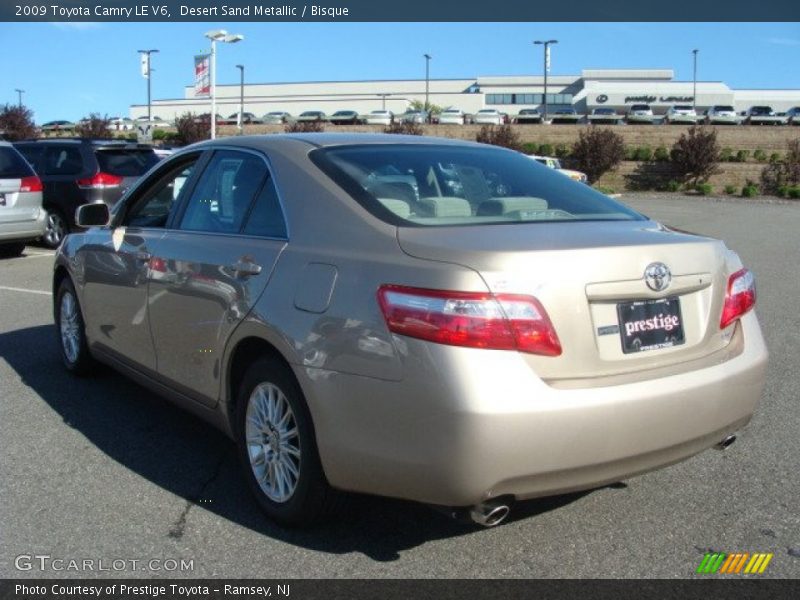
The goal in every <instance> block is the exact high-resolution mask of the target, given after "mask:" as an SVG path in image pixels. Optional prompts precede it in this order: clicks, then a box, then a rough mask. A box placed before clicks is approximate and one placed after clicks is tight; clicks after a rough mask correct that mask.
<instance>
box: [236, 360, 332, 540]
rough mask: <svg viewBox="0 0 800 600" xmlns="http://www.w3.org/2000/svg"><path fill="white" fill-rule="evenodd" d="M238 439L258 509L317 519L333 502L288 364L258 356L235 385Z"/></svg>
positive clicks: (275, 515) (288, 520)
mask: <svg viewBox="0 0 800 600" xmlns="http://www.w3.org/2000/svg"><path fill="white" fill-rule="evenodd" d="M236 444H237V451H238V454H239V459H240V461H241V464H242V468H243V470H244V475H245V478H246V479H247V483H248V485H249V486H250V489H251V490H252V491H253V493H254V494H255V496H256V500H257V501H258V503H259V505H260V506H261V508H262V510H263V511H264V512H265V513H266V514H267V515H268V516H269V517H270V518H271V519H273V520H275V521H277V522H278V523H281V524H283V525H289V526H303V525H311V524H313V523H316V522H318V521H320V520H321V519H322V518H323V517H324V516H325V515H327V514H329V513H330V512H331V511H332V510H333V508H334V506H335V497H336V493H335V492H334V491H333V490H332V489H331V487H330V486H329V485H328V482H327V480H326V479H325V474H324V472H323V470H322V465H321V463H320V459H319V452H318V450H317V443H316V436H315V433H314V426H313V423H312V421H311V415H310V414H309V412H308V407H307V406H306V402H305V398H304V397H303V393H302V391H301V390H300V386H299V385H298V383H297V381H296V380H295V378H294V375H293V373H292V372H291V371H290V369H289V367H288V366H286V365H285V364H283V363H282V362H280V361H278V360H276V359H274V358H270V357H262V358H259V359H258V360H256V361H255V362H254V363H253V364H252V365H250V367H249V368H248V369H247V371H246V373H245V375H244V377H243V378H242V382H241V385H240V386H239V394H238V397H237V414H236Z"/></svg>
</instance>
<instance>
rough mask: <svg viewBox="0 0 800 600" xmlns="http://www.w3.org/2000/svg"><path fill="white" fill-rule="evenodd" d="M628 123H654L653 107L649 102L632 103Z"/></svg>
mask: <svg viewBox="0 0 800 600" xmlns="http://www.w3.org/2000/svg"><path fill="white" fill-rule="evenodd" d="M627 121H628V123H652V122H653V109H652V108H650V105H649V104H632V105H631V107H630V108H629V109H628V116H627Z"/></svg>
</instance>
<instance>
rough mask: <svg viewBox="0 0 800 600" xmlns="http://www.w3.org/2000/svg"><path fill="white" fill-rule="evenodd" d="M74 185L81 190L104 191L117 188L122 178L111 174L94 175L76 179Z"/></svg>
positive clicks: (100, 173)
mask: <svg viewBox="0 0 800 600" xmlns="http://www.w3.org/2000/svg"><path fill="white" fill-rule="evenodd" d="M75 183H77V184H78V187H79V188H81V189H82V190H104V189H106V188H115V187H119V186H120V185H121V184H122V177H120V176H119V175H112V174H111V173H103V172H102V171H101V172H99V173H95V174H94V175H93V176H92V177H87V178H85V179H78V181H76V182H75Z"/></svg>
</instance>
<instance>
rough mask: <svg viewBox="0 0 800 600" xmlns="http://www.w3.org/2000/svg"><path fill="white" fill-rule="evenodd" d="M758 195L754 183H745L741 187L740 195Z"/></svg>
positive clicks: (747, 196) (745, 196) (746, 196)
mask: <svg viewBox="0 0 800 600" xmlns="http://www.w3.org/2000/svg"><path fill="white" fill-rule="evenodd" d="M755 196H758V188H757V187H756V186H754V185H746V186H744V187H743V188H742V197H744V198H753V197H755Z"/></svg>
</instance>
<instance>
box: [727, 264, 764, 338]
mask: <svg viewBox="0 0 800 600" xmlns="http://www.w3.org/2000/svg"><path fill="white" fill-rule="evenodd" d="M755 304H756V280H755V278H754V277H753V274H752V273H751V272H750V271H748V270H747V269H742V270H741V271H736V273H734V274H733V275H731V276H730V277H729V278H728V289H727V291H726V293H725V304H724V305H723V307H722V318H721V319H720V321H719V328H720V329H725V328H726V327H727V326H728V325H730V324H731V323H733V322H734V321H735V320H736V319H738V318H739V317H741V316H742V315H743V314H745V313H746V312H747V311H749V310H750V309H751V308H753V307H754V306H755Z"/></svg>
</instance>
